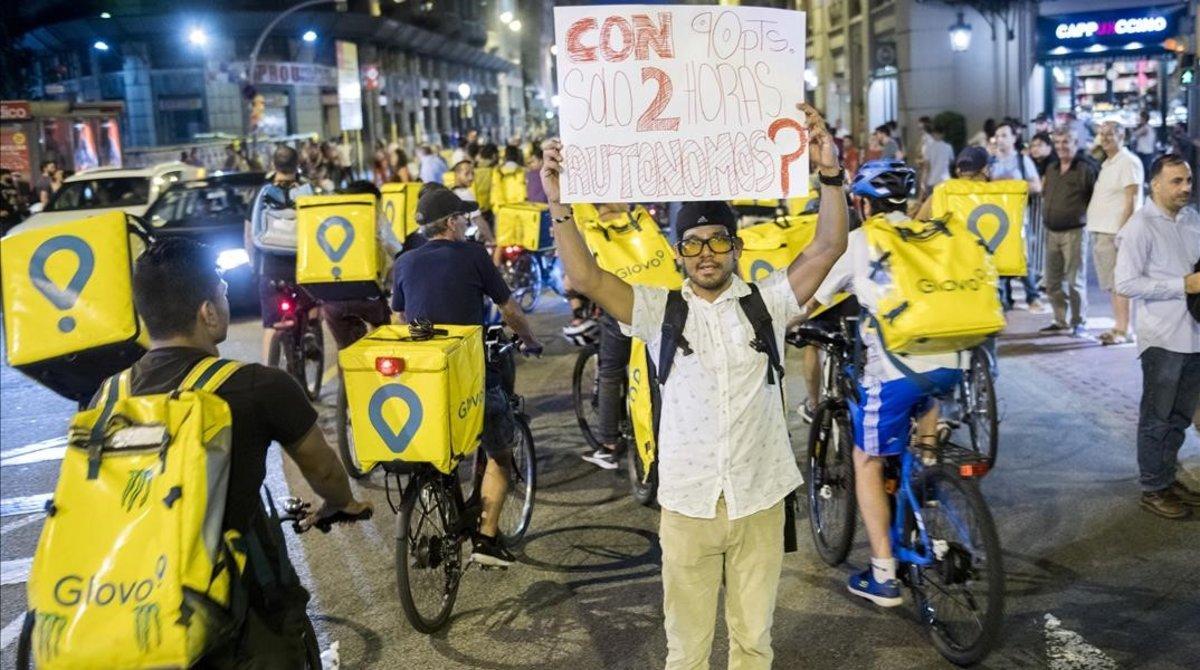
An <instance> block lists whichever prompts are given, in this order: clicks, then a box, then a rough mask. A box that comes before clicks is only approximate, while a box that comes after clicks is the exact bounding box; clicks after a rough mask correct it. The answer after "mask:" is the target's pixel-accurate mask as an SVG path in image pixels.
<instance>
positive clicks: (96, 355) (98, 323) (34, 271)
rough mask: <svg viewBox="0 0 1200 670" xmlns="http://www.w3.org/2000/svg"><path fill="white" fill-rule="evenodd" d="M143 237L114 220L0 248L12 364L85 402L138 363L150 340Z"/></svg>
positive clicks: (40, 231) (29, 235)
mask: <svg viewBox="0 0 1200 670" xmlns="http://www.w3.org/2000/svg"><path fill="white" fill-rule="evenodd" d="M141 235H142V233H141V230H140V228H139V227H138V226H137V225H136V224H133V223H130V222H129V220H127V218H126V215H125V213H124V212H109V213H105V214H100V215H97V216H92V217H88V218H82V219H79V220H76V221H69V222H66V223H60V224H55V225H52V226H45V227H41V228H32V229H29V230H25V231H22V232H19V233H16V234H12V235H8V236H7V237H5V238H4V239H3V241H0V269H2V272H0V274H2V276H3V295H4V345H5V354H6V356H7V362H8V364H9V365H11V366H13V367H15V368H17V369H18V370H20V371H21V372H23V373H25V374H27V375H29V376H30V377H32V378H34V379H35V380H37V381H38V382H39V383H41V384H43V385H45V386H47V387H48V388H50V389H51V390H53V391H55V392H56V393H59V394H61V395H63V396H65V397H67V398H70V399H72V400H75V401H77V402H84V401H86V400H88V399H89V398H91V396H92V394H93V393H95V392H96V389H97V388H98V387H99V386H100V383H101V382H102V381H103V380H104V379H105V378H106V377H108V376H110V375H113V374H116V373H117V372H119V371H121V370H123V369H125V368H127V367H129V366H130V365H132V364H133V363H134V361H136V360H137V359H138V358H141V356H142V354H143V353H145V351H146V347H147V346H148V345H149V338H148V336H147V334H146V331H145V328H144V327H143V326H142V323H141V320H140V319H139V318H138V315H137V312H136V311H135V309H134V306H133V271H132V264H133V261H134V259H136V258H137V257H138V256H139V255H141V253H142V251H144V250H145V247H146V243H145V239H144V238H143V237H142V236H141Z"/></svg>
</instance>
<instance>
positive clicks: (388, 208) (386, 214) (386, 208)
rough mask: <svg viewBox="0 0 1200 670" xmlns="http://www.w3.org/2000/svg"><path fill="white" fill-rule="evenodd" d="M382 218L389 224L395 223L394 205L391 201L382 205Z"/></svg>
mask: <svg viewBox="0 0 1200 670" xmlns="http://www.w3.org/2000/svg"><path fill="white" fill-rule="evenodd" d="M383 218H385V219H387V222H388V223H389V224H395V223H396V203H394V202H392V201H391V200H388V201H387V202H385V203H383Z"/></svg>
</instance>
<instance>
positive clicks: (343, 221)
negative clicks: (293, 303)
mask: <svg viewBox="0 0 1200 670" xmlns="http://www.w3.org/2000/svg"><path fill="white" fill-rule="evenodd" d="M295 212H296V223H297V226H296V229H297V233H298V238H297V242H296V282H297V283H298V284H300V285H301V286H303V287H304V289H305V290H306V291H308V293H309V294H310V295H312V296H313V297H314V298H317V299H318V300H324V301H339V300H365V299H369V298H377V297H379V296H380V295H382V283H383V275H384V273H385V271H386V265H387V263H386V261H385V257H386V253H384V252H383V250H382V249H381V248H380V244H379V240H378V238H377V227H378V212H377V208H376V204H375V196H373V195H371V194H357V195H306V196H300V197H299V198H296V209H295Z"/></svg>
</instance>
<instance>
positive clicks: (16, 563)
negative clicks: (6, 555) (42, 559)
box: [0, 558, 33, 586]
mask: <svg viewBox="0 0 1200 670" xmlns="http://www.w3.org/2000/svg"><path fill="white" fill-rule="evenodd" d="M32 564H33V559H32V558H18V559H16V560H12V561H0V586H8V585H10V584H24V583H25V582H26V581H27V580H28V579H29V566H31V565H32Z"/></svg>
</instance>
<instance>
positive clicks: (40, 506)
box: [0, 493, 54, 518]
mask: <svg viewBox="0 0 1200 670" xmlns="http://www.w3.org/2000/svg"><path fill="white" fill-rule="evenodd" d="M53 497H54V494H53V493H43V494H40V495H36V496H23V497H21V498H5V499H4V500H0V518H3V517H6V516H17V515H19V514H33V513H35V512H44V511H45V510H46V501H47V500H50V499H51V498H53Z"/></svg>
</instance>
